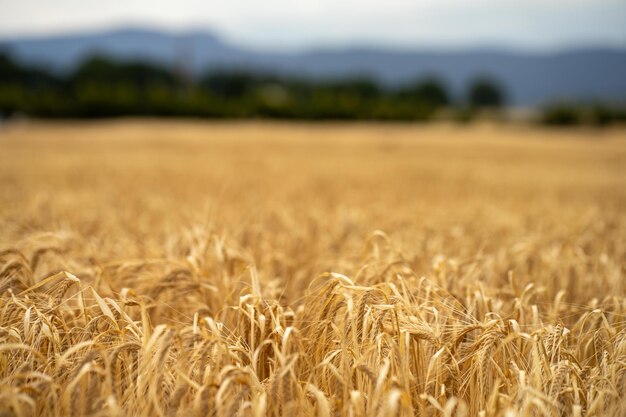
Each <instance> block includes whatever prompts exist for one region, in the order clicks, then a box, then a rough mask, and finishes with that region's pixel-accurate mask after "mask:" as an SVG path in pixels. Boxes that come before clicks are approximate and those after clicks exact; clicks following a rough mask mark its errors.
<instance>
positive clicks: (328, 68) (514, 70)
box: [0, 29, 626, 106]
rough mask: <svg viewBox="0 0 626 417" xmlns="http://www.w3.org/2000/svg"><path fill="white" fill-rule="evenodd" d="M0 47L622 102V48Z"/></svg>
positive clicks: (132, 34) (112, 37)
mask: <svg viewBox="0 0 626 417" xmlns="http://www.w3.org/2000/svg"><path fill="white" fill-rule="evenodd" d="M0 49H5V50H8V51H9V53H10V54H11V55H13V56H14V57H15V58H17V59H18V60H21V61H23V62H26V63H41V64H44V65H46V66H47V67H48V68H51V69H53V70H55V71H59V72H64V71H69V70H71V69H72V68H74V67H75V66H76V65H77V64H78V63H79V62H81V61H82V60H84V59H85V58H86V57H88V56H90V55H93V54H102V55H107V56H109V57H112V58H116V59H122V60H130V59H132V60H148V61H153V62H158V63H160V64H163V65H167V66H170V67H173V66H183V67H185V68H187V69H189V70H190V71H192V72H193V73H196V74H197V73H200V72H202V71H205V70H208V69H211V68H213V69H215V68H232V67H236V68H240V69H241V68H243V69H249V70H254V71H267V72H277V73H287V74H298V75H302V76H307V77H342V76H348V75H354V74H360V75H368V76H371V77H373V78H376V79H378V80H380V81H382V82H384V83H387V84H390V85H394V84H399V83H402V82H405V81H408V80H411V79H414V78H420V77H426V76H430V75H436V76H439V77H440V78H442V79H443V80H444V81H445V82H447V83H448V84H449V85H450V87H451V89H452V91H454V92H457V93H458V92H460V91H462V88H463V86H464V85H466V84H467V82H468V81H469V80H471V79H472V78H474V77H477V76H482V75H486V76H490V77H493V78H494V79H495V80H497V81H499V82H500V83H501V84H502V85H503V86H504V88H505V89H506V91H507V94H508V97H509V100H510V101H511V102H512V103H513V104H515V105H521V106H531V105H537V104H543V103H546V102H548V101H554V100H560V99H562V100H585V101H589V100H603V101H609V102H620V103H624V102H626V49H600V48H598V49H584V50H570V51H564V52H559V53H554V54H548V53H521V52H510V51H503V50H480V49H475V50H456V51H436V50H386V49H379V48H347V49H326V50H307V51H300V52H272V51H258V50H251V49H244V48H241V47H236V46H233V45H231V44H229V43H228V42H225V41H223V40H222V39H221V38H220V37H218V36H216V35H215V34H213V33H210V32H204V31H194V32H187V33H182V34H172V33H168V32H162V31H155V30H145V29H124V30H112V31H103V32H93V33H81V34H72V35H66V36H54V37H41V38H15V39H4V40H0Z"/></svg>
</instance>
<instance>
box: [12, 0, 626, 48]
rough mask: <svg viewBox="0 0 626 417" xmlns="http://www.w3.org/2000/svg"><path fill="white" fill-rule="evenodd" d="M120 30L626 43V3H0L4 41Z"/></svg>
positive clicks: (333, 39)
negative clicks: (16, 38) (150, 29)
mask: <svg viewBox="0 0 626 417" xmlns="http://www.w3.org/2000/svg"><path fill="white" fill-rule="evenodd" d="M121 26H146V27H155V28H162V29H169V30H174V31H179V30H185V29H189V28H194V29H202V28H206V29H213V30H214V31H216V32H217V33H218V34H220V35H222V36H223V37H224V38H225V39H227V40H229V41H231V42H234V43H236V44H240V45H249V46H255V47H259V46H260V47H270V48H287V49H288V48H300V47H315V46H345V45H355V44H357V45H358V44H361V45H363V44H365V45H371V44H374V45H390V46H399V47H429V46H431V47H441V46H444V47H465V46H475V47H480V46H507V47H517V48H522V49H539V50H550V49H560V48H567V47H572V46H592V45H593V46H620V47H625V46H626V0H578V1H576V0H465V1H462V0H413V1H409V0H376V1H374V0H226V1H221V2H217V1H211V0H174V1H163V0H0V38H7V37H12V36H16V35H48V34H55V33H66V32H72V31H80V30H85V29H88V30H95V29H103V28H111V27H121Z"/></svg>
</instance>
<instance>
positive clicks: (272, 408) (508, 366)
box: [0, 120, 626, 417]
mask: <svg viewBox="0 0 626 417" xmlns="http://www.w3.org/2000/svg"><path fill="white" fill-rule="evenodd" d="M625 266H626V130H623V129H620V128H612V129H604V130H542V129H540V128H533V127H523V126H499V125H489V124H478V125H472V126H455V125H444V124H441V125H438V124H436V125H427V126H416V125H385V124H371V125H368V124H354V125H351V124H313V125H308V124H271V123H260V122H250V123H204V122H192V121H169V122H165V121H156V120H120V121H103V122H90V123H87V122H72V123H69V122H68V123H43V122H37V123H14V124H9V125H4V126H0V415H2V416H13V415H15V416H61V415H67V416H69V415H72V416H83V415H94V416H96V415H97V416H168V417H169V416H181V417H182V416H196V415H197V416H206V415H214V416H237V415H239V416H248V415H251V416H280V415H286V416H296V415H298V416H300V415H302V416H313V415H320V416H330V415H341V416H354V417H357V416H442V417H444V416H445V417H452V416H458V417H460V416H503V417H504V416H506V417H513V416H570V415H571V416H623V415H626V400H625V397H624V394H625V393H626V321H625V320H626V316H625V315H626V287H625V284H624V281H625V280H624V273H625Z"/></svg>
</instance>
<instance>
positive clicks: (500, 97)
mask: <svg viewBox="0 0 626 417" xmlns="http://www.w3.org/2000/svg"><path fill="white" fill-rule="evenodd" d="M505 105H506V95H505V92H504V90H503V88H502V87H501V86H500V85H499V84H498V83H497V82H495V81H494V80H491V79H489V78H477V79H475V80H473V81H472V82H471V83H469V85H467V88H466V91H465V93H464V95H463V97H461V98H454V97H453V96H452V94H451V93H450V91H449V89H448V87H447V86H446V84H445V83H444V82H442V81H441V80H440V79H438V78H436V77H427V78H422V79H417V80H414V81H413V82H408V83H405V84H403V85H401V86H399V87H396V88H391V87H388V86H383V85H381V84H379V83H377V82H376V81H374V80H373V79H370V78H367V77H359V76H352V77H345V78H338V79H305V78H299V77H296V76H287V75H276V74H265V73H261V72H252V71H246V70H241V69H240V70H237V69H230V70H212V71H208V72H206V73H204V74H202V75H200V76H197V77H190V76H188V75H187V74H184V73H181V72H180V71H174V70H170V69H168V68H165V67H162V66H159V65H156V64H151V63H147V62H120V61H114V60H111V59H108V58H106V57H103V56H93V57H91V58H89V59H86V60H85V61H84V62H83V63H82V64H81V65H79V66H78V67H77V68H76V69H75V70H74V71H72V72H70V73H67V74H65V75H59V74H56V73H54V72H52V71H48V70H47V69H45V68H42V67H37V66H32V65H25V64H22V63H19V62H18V61H16V60H14V59H12V58H11V57H10V56H9V55H8V54H3V53H0V117H1V116H5V117H7V116H8V117H10V116H12V115H20V114H23V115H28V116H34V117H45V118H99V117H116V116H160V117H167V116H172V117H185V116H190V117H205V118H280V119H305V120H327V119H328V120H333V119H334V120H359V119H368V120H403V121H426V120H430V119H432V118H434V117H436V116H438V115H440V114H442V113H444V112H445V111H446V110H449V111H448V112H447V114H448V115H452V117H454V118H456V119H458V120H461V121H466V120H470V119H471V118H472V117H474V115H475V114H477V113H480V112H481V111H483V110H485V109H490V110H496V111H497V110H498V109H500V108H502V107H503V106H505ZM616 119H621V120H624V119H626V117H624V112H618V111H616V110H614V109H610V108H607V107H603V106H592V107H589V108H588V107H584V108H583V107H580V106H572V105H555V106H550V107H548V108H546V109H545V111H544V112H543V114H542V120H543V122H544V123H546V124H555V125H567V124H579V123H592V124H606V123H610V122H612V121H614V120H616Z"/></svg>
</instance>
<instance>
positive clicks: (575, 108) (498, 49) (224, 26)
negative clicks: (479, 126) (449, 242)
mask: <svg viewBox="0 0 626 417" xmlns="http://www.w3.org/2000/svg"><path fill="white" fill-rule="evenodd" d="M624 22H626V2H625V1H623V0H581V1H564V0H553V1H550V2H546V1H540V0H507V1H502V0H499V1H495V0H478V1H471V2H469V1H460V0H438V1H406V0H388V1H385V2H381V1H373V0H360V1H356V0H350V1H345V0H344V1H330V0H315V1H314V0H306V1H298V2H294V1H287V0H268V1H264V2H258V1H246V0H231V1H229V2H219V3H218V2H211V3H208V2H205V1H196V0H179V1H176V2H171V1H155V0H133V1H120V0H113V1H107V2H95V1H78V0H58V1H55V2H50V1H46V0H21V1H19V2H16V1H6V0H3V1H0V115H1V117H2V118H15V117H38V118H97V117H115V116H172V117H202V118H279V119H306V120H328V119H331V120H332V119H337V120H342V119H343V120H351V119H355V120H356V119H366V120H405V121H427V120H435V119H453V120H457V121H460V122H466V121H470V120H472V119H474V118H479V117H483V118H497V119H506V120H524V121H526V120H532V121H538V122H542V123H546V124H553V125H569V124H590V125H606V124H611V123H619V122H624V121H625V120H626V24H624Z"/></svg>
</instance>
